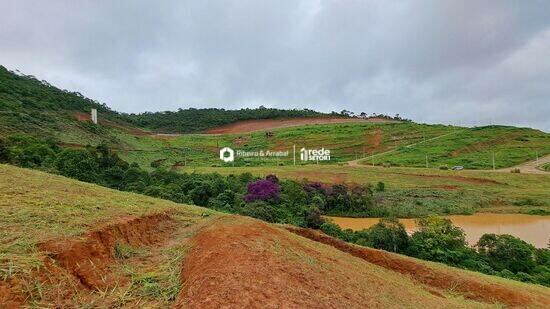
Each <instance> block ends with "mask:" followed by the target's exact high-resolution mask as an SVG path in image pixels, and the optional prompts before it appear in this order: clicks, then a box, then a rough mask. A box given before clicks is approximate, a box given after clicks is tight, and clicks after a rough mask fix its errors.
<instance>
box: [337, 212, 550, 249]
mask: <svg viewBox="0 0 550 309" xmlns="http://www.w3.org/2000/svg"><path fill="white" fill-rule="evenodd" d="M326 218H329V219H331V220H332V221H333V222H334V223H335V224H337V225H339V226H340V227H341V228H342V229H348V228H349V229H352V230H362V229H366V228H369V227H371V226H372V225H374V224H376V223H378V221H379V220H380V218H346V217H326ZM446 218H449V219H451V221H452V222H453V224H454V225H456V226H459V227H461V228H462V229H463V230H464V232H465V233H466V240H467V241H468V243H469V244H470V245H473V244H475V243H476V242H477V241H478V240H479V238H480V237H481V236H482V235H483V234H488V233H494V234H510V235H513V236H515V237H518V238H521V239H522V240H524V241H526V242H528V243H530V244H532V245H534V246H535V247H537V248H546V247H547V246H548V243H549V241H550V216H532V215H524V214H489V213H477V214H474V215H471V216H462V215H456V216H446ZM399 221H400V222H401V223H403V225H405V228H406V229H407V232H409V233H412V232H414V230H415V229H416V223H415V219H399Z"/></svg>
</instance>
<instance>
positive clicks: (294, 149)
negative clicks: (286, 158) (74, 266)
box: [292, 144, 296, 165]
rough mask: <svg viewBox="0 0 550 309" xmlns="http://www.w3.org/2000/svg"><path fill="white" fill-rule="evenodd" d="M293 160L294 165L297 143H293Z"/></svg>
mask: <svg viewBox="0 0 550 309" xmlns="http://www.w3.org/2000/svg"><path fill="white" fill-rule="evenodd" d="M292 161H293V162H294V165H296V144H293V145H292Z"/></svg>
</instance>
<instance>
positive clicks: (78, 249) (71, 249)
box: [39, 214, 175, 289]
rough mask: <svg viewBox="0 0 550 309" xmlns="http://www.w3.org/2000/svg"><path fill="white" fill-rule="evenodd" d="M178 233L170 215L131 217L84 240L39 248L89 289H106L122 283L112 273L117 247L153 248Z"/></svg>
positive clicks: (54, 243)
mask: <svg viewBox="0 0 550 309" xmlns="http://www.w3.org/2000/svg"><path fill="white" fill-rule="evenodd" d="M174 229H175V223H174V221H173V220H172V219H171V218H170V216H169V215H168V214H155V215H150V216H144V217H131V218H126V219H124V220H121V221H119V222H116V223H114V224H110V225H107V226H105V227H103V228H101V229H98V230H95V231H93V232H90V233H88V234H87V235H85V237H84V238H83V239H82V240H74V239H62V240H52V241H48V242H45V243H42V244H40V245H39V248H40V250H42V251H44V252H46V253H47V255H48V256H49V257H50V258H51V259H53V260H54V261H55V264H56V265H57V266H60V267H62V268H63V269H66V270H67V271H68V272H70V273H71V274H72V275H73V276H74V277H76V278H77V279H78V280H79V281H80V283H81V284H82V285H84V286H85V287H86V288H88V289H104V288H106V287H109V286H112V285H113V284H116V281H117V280H118V279H120V278H113V277H112V276H111V275H110V273H109V272H108V266H109V265H110V264H111V263H113V261H114V257H113V248H114V246H115V244H116V243H123V244H128V245H131V246H141V245H151V244H154V243H156V242H159V241H162V240H163V239H165V238H166V237H167V236H169V235H170V233H171V232H172V231H173V230H174Z"/></svg>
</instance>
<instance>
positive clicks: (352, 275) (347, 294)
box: [175, 216, 446, 308]
mask: <svg viewBox="0 0 550 309" xmlns="http://www.w3.org/2000/svg"><path fill="white" fill-rule="evenodd" d="M193 243H194V246H193V247H192V249H191V251H190V252H189V253H188V255H187V256H186V258H185V260H184V262H183V266H182V274H181V276H182V281H183V286H182V288H181V290H180V293H179V295H178V297H177V300H176V304H175V307H176V308H365V307H369V308H372V307H378V308H381V307H384V303H383V302H384V301H385V300H386V298H388V297H392V298H397V297H401V296H402V297H405V299H409V298H412V299H414V301H416V302H419V301H421V300H426V301H428V304H427V305H426V306H427V307H435V308H441V307H442V306H443V305H444V304H445V301H446V300H445V299H444V298H441V297H435V296H433V295H431V294H429V293H425V294H426V295H427V296H426V295H422V296H418V295H416V294H414V293H413V292H410V291H407V290H404V289H403V288H402V286H401V283H400V282H397V283H396V280H395V278H382V276H383V275H381V274H380V273H374V274H373V272H369V271H368V270H367V269H366V268H365V265H363V264H360V265H358V263H359V262H361V263H362V261H357V262H356V261H355V260H354V261H352V264H348V263H347V262H349V261H347V262H346V261H344V260H342V261H341V260H338V256H339V255H336V256H332V255H330V254H327V253H326V252H324V251H321V249H319V248H317V247H316V246H314V245H316V244H314V243H309V242H308V245H306V244H303V243H301V242H299V241H298V240H297V239H296V238H295V237H294V236H293V235H292V234H290V233H287V232H286V231H285V230H283V229H280V228H276V227H274V226H272V225H269V224H267V223H264V222H261V221H258V220H253V219H247V218H242V217H240V218H239V217H235V216H226V217H223V218H220V219H219V220H218V222H216V223H214V224H213V225H212V226H210V227H209V228H206V229H204V230H202V231H201V232H200V233H199V234H198V235H196V236H195V238H194V240H193ZM328 249H329V250H333V249H332V248H330V247H328ZM331 252H337V251H334V250H333V251H331ZM340 255H342V253H340ZM349 258H351V259H354V258H353V257H349ZM357 267H360V268H357ZM357 272H359V274H358V273H357ZM380 295H382V296H380ZM379 296H380V297H379ZM394 306H395V307H399V305H394Z"/></svg>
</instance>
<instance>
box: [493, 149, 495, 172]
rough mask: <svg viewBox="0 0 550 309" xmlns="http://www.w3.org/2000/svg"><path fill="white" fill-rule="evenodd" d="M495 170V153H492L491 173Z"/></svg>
mask: <svg viewBox="0 0 550 309" xmlns="http://www.w3.org/2000/svg"><path fill="white" fill-rule="evenodd" d="M494 170H495V152H494V151H493V171H494Z"/></svg>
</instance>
